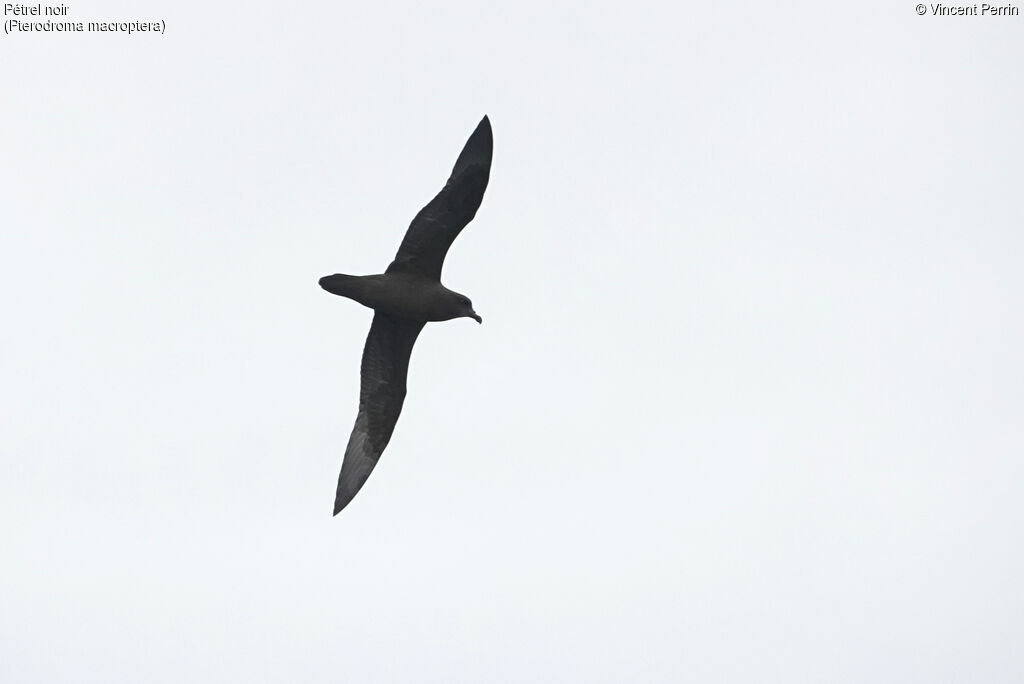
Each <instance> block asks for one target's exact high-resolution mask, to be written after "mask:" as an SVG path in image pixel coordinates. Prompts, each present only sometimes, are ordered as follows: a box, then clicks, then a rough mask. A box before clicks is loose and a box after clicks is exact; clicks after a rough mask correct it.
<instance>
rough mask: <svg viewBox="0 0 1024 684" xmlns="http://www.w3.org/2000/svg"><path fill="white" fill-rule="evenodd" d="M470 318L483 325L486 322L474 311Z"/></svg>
mask: <svg viewBox="0 0 1024 684" xmlns="http://www.w3.org/2000/svg"><path fill="white" fill-rule="evenodd" d="M469 317H470V318H472V319H473V320H474V321H476V322H477V323H483V322H484V319H482V318H480V316H479V315H477V313H476V311H474V312H473V313H471V314H469Z"/></svg>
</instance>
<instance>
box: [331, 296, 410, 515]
mask: <svg viewBox="0 0 1024 684" xmlns="http://www.w3.org/2000/svg"><path fill="white" fill-rule="evenodd" d="M422 329H423V323H421V322H416V321H406V320H400V319H396V318H392V317H390V316H388V315H386V314H382V313H377V314H374V317H373V324H372V325H371V326H370V334H369V335H367V336H366V346H365V347H364V348H363V363H362V367H361V369H360V376H361V380H360V390H359V415H358V416H357V417H356V424H355V427H354V428H352V435H351V436H350V437H349V438H348V446H347V447H346V448H345V460H344V462H343V463H342V465H341V475H339V476H338V493H337V496H336V497H335V499H334V515H337V514H338V513H339V511H341V509H343V508H344V507H345V506H347V505H348V503H349V501H351V500H352V497H354V496H355V495H356V492H358V491H359V488H360V487H362V486H363V483H364V482H366V478H368V477H369V476H370V472H371V471H372V470H373V467H374V466H375V465H377V460H378V459H379V458H380V455H381V453H383V451H384V447H386V446H387V445H388V440H390V439H391V433H392V431H394V429H395V423H397V422H398V414H399V413H401V412H402V402H403V401H405V378H406V375H407V374H408V372H409V355H410V354H411V353H412V346H413V344H415V343H416V336H417V335H419V334H420V330H422Z"/></svg>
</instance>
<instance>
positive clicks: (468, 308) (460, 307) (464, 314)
mask: <svg viewBox="0 0 1024 684" xmlns="http://www.w3.org/2000/svg"><path fill="white" fill-rule="evenodd" d="M455 306H456V311H455V315H454V316H452V318H472V319H473V320H474V321H476V322H477V323H483V322H484V319H482V318H480V316H479V314H477V312H476V311H473V302H471V301H469V297H466V296H464V295H460V294H456V295H455Z"/></svg>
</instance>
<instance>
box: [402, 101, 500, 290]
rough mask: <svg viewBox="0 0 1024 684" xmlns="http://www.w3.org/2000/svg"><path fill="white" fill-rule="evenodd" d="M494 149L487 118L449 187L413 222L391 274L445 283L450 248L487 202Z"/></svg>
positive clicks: (471, 138) (462, 156)
mask: <svg viewBox="0 0 1024 684" xmlns="http://www.w3.org/2000/svg"><path fill="white" fill-rule="evenodd" d="M493 148H494V140H493V138H492V137H491V122H490V120H489V119H488V118H487V117H486V116H485V117H484V118H483V119H482V120H481V121H480V124H479V125H478V126H477V127H476V130H475V131H473V134H472V135H470V136H469V140H467V141H466V145H465V146H464V147H463V148H462V152H461V154H459V158H458V159H457V160H456V162H455V167H454V168H453V169H452V175H451V177H450V178H448V183H447V184H445V186H444V188H442V189H441V192H439V193H437V196H436V197H434V199H432V200H430V202H429V203H428V204H427V206H425V207H423V208H422V209H420V212H419V213H418V214H416V218H414V219H413V220H412V223H411V224H410V225H409V230H407V231H406V233H405V238H404V239H403V240H402V245H401V246H400V247H399V248H398V254H396V255H395V260H394V261H392V262H391V265H390V266H388V270H387V272H388V273H416V274H419V275H425V276H428V277H430V278H434V279H435V280H440V279H441V266H443V265H444V258H445V255H447V254H448V248H449V247H451V246H452V242H454V241H455V238H456V237H458V236H459V233H460V232H462V229H463V228H465V227H466V224H467V223H469V222H470V221H472V220H473V217H474V216H476V210H477V209H479V208H480V203H481V202H482V201H483V199H484V190H486V189H487V181H488V179H489V178H490V176H491V154H492V151H493Z"/></svg>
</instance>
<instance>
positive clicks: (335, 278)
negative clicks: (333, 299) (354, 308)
mask: <svg viewBox="0 0 1024 684" xmlns="http://www.w3.org/2000/svg"><path fill="white" fill-rule="evenodd" d="M358 280H359V276H351V275H345V274H344V273H335V274H334V275H329V276H324V277H323V278H321V279H320V287H322V288H324V289H325V290H327V291H328V292H330V293H331V294H336V295H340V296H342V297H349V298H352V295H353V294H355V284H356V282H358Z"/></svg>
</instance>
